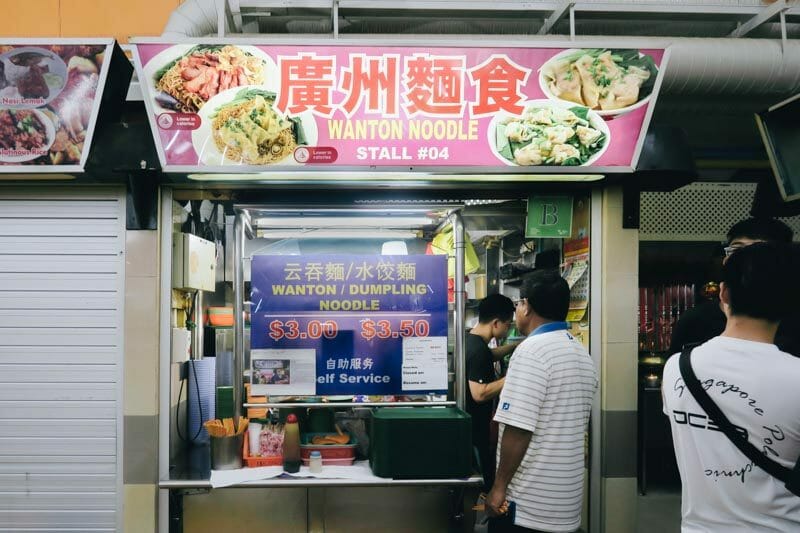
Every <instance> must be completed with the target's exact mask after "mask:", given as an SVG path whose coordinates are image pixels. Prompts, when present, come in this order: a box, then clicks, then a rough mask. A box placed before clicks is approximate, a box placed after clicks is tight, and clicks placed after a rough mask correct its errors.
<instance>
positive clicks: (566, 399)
mask: <svg viewBox="0 0 800 533" xmlns="http://www.w3.org/2000/svg"><path fill="white" fill-rule="evenodd" d="M520 296H521V299H520V300H519V301H517V303H516V311H515V315H516V321H517V329H519V331H520V332H522V333H523V334H524V335H527V338H526V339H525V340H524V341H522V343H521V344H520V345H519V347H517V349H516V350H515V351H514V355H513V356H512V357H511V362H510V364H509V368H508V374H507V375H506V383H505V387H504V388H503V392H502V393H501V394H500V402H499V406H498V408H497V413H496V414H495V417H494V419H495V421H497V422H499V424H500V434H499V440H498V446H497V452H498V453H497V461H498V464H497V473H496V475H495V482H494V485H493V486H492V490H491V491H490V492H489V495H488V496H487V498H486V505H487V513H488V514H489V515H490V516H494V518H492V520H491V521H490V523H489V524H490V525H489V531H490V532H491V533H500V532H502V533H505V532H517V531H519V532H522V531H548V532H556V531H566V532H572V531H575V530H577V529H578V527H579V526H580V521H581V508H582V505H583V477H584V476H583V473H584V435H585V433H586V426H587V424H588V422H589V412H590V410H591V406H592V398H593V396H594V393H595V390H596V389H597V372H596V370H595V367H594V362H593V361H592V358H591V356H590V355H589V353H588V352H587V351H586V349H585V348H584V347H583V345H582V344H581V343H580V342H578V341H577V340H576V339H575V338H574V337H573V336H572V335H570V333H569V324H568V323H567V322H565V320H566V317H567V310H568V308H569V286H568V285H567V282H566V281H564V279H563V278H562V277H561V276H560V275H559V274H558V272H557V271H554V270H553V271H551V270H539V271H535V272H533V273H532V274H531V275H530V276H529V277H528V278H526V280H525V283H524V284H523V286H522V290H521V291H520ZM506 500H508V502H509V508H510V510H509V512H508V513H506V514H505V515H503V516H500V515H501V509H502V508H504V505H503V504H504V502H505V501H506Z"/></svg>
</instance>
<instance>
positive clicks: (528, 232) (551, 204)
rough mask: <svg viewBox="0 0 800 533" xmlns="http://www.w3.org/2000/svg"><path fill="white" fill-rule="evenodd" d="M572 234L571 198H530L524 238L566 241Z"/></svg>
mask: <svg viewBox="0 0 800 533" xmlns="http://www.w3.org/2000/svg"><path fill="white" fill-rule="evenodd" d="M571 234H572V196H531V197H529V198H528V220H527V221H526V223H525V237H538V238H545V239H566V238H568V237H569V236H570V235H571Z"/></svg>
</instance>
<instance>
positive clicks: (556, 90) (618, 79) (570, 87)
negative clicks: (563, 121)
mask: <svg viewBox="0 0 800 533" xmlns="http://www.w3.org/2000/svg"><path fill="white" fill-rule="evenodd" d="M657 75H658V68H657V67H656V64H655V62H654V61H653V58H652V57H650V56H649V55H643V54H640V53H639V50H631V49H613V50H608V49H602V48H594V49H582V50H571V51H567V52H565V55H559V56H556V57H555V58H553V59H551V60H550V61H548V62H547V63H545V64H544V66H542V70H541V76H542V85H543V88H546V89H547V91H545V92H548V91H549V92H550V94H552V95H553V96H554V97H555V98H558V99H559V100H565V101H568V102H574V103H576V104H580V105H584V106H586V107H588V108H589V109H594V110H598V111H609V112H610V111H616V110H620V109H623V108H626V107H630V106H632V105H634V104H636V103H637V102H639V101H641V100H643V99H644V98H646V97H647V96H649V95H650V93H651V92H652V91H653V87H654V85H655V81H656V77H657Z"/></svg>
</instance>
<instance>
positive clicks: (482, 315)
mask: <svg viewBox="0 0 800 533" xmlns="http://www.w3.org/2000/svg"><path fill="white" fill-rule="evenodd" d="M513 322H514V303H513V302H512V301H511V299H509V298H507V297H505V296H503V295H502V294H492V295H490V296H488V297H486V298H484V299H483V300H482V301H481V303H480V305H479V306H478V324H477V325H476V326H475V327H474V328H472V329H471V330H470V332H469V333H467V338H466V346H465V347H466V359H467V361H466V363H467V364H466V376H467V395H466V396H467V412H468V413H469V414H470V415H471V416H472V444H473V445H474V446H475V447H476V448H477V449H478V456H479V457H480V461H481V468H482V469H483V480H484V484H485V487H486V490H488V489H489V488H491V486H492V483H493V482H494V471H495V464H494V463H495V461H494V454H493V453H492V446H491V439H490V437H489V434H490V431H489V424H490V423H491V420H492V411H493V408H494V401H493V400H494V399H495V398H496V397H497V396H498V395H499V394H500V391H501V390H502V388H503V382H504V381H505V379H504V378H500V379H497V377H496V376H495V371H494V361H495V359H501V358H503V357H504V356H506V355H508V354H509V353H511V352H512V351H513V350H514V347H516V344H509V345H505V346H500V347H497V348H494V349H490V348H489V343H490V342H491V341H492V339H496V340H497V341H501V340H502V339H504V338H505V337H506V336H507V335H508V330H509V329H510V328H511V324H513Z"/></svg>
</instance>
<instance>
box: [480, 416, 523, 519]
mask: <svg viewBox="0 0 800 533" xmlns="http://www.w3.org/2000/svg"><path fill="white" fill-rule="evenodd" d="M532 436H533V432H532V431H527V430H525V429H520V428H518V427H514V426H510V425H508V424H506V426H505V429H504V430H503V439H502V441H501V442H500V462H499V464H498V465H497V473H496V474H495V477H494V485H493V486H492V490H490V491H489V495H488V496H486V507H487V513H488V514H489V515H490V516H497V515H499V514H500V507H501V506H502V505H503V502H505V500H506V490H507V489H508V484H509V483H510V482H511V478H512V477H514V474H515V473H516V472H517V469H518V468H519V464H520V463H521V462H522V458H523V457H525V452H526V451H528V445H529V444H530V442H531V437H532Z"/></svg>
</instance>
